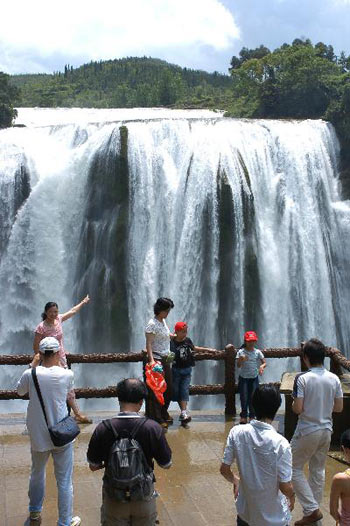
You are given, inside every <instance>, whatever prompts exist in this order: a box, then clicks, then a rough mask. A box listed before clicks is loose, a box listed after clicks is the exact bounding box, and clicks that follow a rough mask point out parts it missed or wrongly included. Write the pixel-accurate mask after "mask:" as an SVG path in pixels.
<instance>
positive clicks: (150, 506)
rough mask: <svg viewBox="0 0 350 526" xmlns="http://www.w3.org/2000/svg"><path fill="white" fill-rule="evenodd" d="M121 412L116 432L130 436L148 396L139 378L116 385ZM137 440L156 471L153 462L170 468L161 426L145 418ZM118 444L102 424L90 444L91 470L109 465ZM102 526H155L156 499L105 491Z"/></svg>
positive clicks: (169, 458)
mask: <svg viewBox="0 0 350 526" xmlns="http://www.w3.org/2000/svg"><path fill="white" fill-rule="evenodd" d="M117 392H118V400H119V404H120V412H119V413H118V414H117V415H116V417H115V418H112V419H111V420H110V423H111V425H112V426H113V428H114V430H115V432H116V433H117V434H118V435H119V434H120V433H122V434H123V436H124V433H125V432H126V433H131V432H132V431H133V429H134V428H135V425H137V421H138V420H139V419H140V418H142V417H141V415H140V414H139V411H140V409H141V407H142V403H143V401H144V399H145V398H146V397H147V387H146V385H145V384H144V382H142V381H141V380H138V379H137V378H127V379H125V380H122V381H121V382H119V383H118V385H117ZM135 439H136V440H137V442H138V443H139V444H140V446H141V448H142V450H143V452H144V454H145V457H146V460H147V463H148V465H149V466H150V468H151V469H152V470H153V468H154V464H153V461H154V460H156V462H157V464H158V465H159V466H160V467H161V468H163V469H168V468H170V467H171V464H172V461H171V449H170V447H169V445H168V443H167V441H166V438H165V435H164V431H163V429H162V427H161V426H160V425H159V424H158V423H157V422H155V421H154V420H152V419H148V418H147V419H146V421H145V422H144V424H143V425H142V426H140V427H139V428H138V429H137V430H136V434H135ZM114 441H115V436H114V433H113V430H112V429H109V427H107V426H106V425H105V423H104V422H101V423H100V424H99V425H98V426H97V427H96V429H95V431H94V433H93V435H92V437H91V439H90V443H89V447H88V451H87V460H88V462H89V466H90V469H91V471H96V470H99V469H104V468H106V467H107V466H108V460H109V453H110V449H111V447H112V445H113V443H114ZM102 496H103V502H102V508H101V525H102V526H119V525H120V526H122V525H123V526H127V525H131V524H134V525H136V524H137V525H138V526H153V525H155V524H156V519H157V508H156V496H157V493H156V492H154V494H153V498H151V499H150V500H140V501H137V500H136V501H135V500H133V501H131V500H130V501H117V500H113V499H112V498H111V497H110V496H109V494H108V488H106V487H105V481H104V486H103V489H102Z"/></svg>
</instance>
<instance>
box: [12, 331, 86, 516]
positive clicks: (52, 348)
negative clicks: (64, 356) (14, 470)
mask: <svg viewBox="0 0 350 526" xmlns="http://www.w3.org/2000/svg"><path fill="white" fill-rule="evenodd" d="M59 349H60V345H59V342H58V341H57V340H56V338H53V337H50V336H48V337H46V338H44V339H42V340H41V342H40V344H39V353H40V355H39V354H36V355H35V357H34V360H33V362H32V364H31V366H32V367H34V366H35V367H36V374H37V379H38V384H39V387H40V391H41V394H42V398H43V401H44V405H45V412H46V416H47V420H48V425H50V426H53V425H54V424H57V423H58V422H59V421H60V420H62V419H63V418H65V417H66V416H67V415H68V410H67V395H68V393H69V391H70V390H71V389H72V388H73V372H72V371H70V370H68V369H64V368H63V367H60V365H59V361H60V356H59ZM39 360H41V365H38V362H39ZM17 393H18V394H19V395H20V396H23V395H25V394H29V404H28V411H27V428H28V432H29V437H30V445H31V455H32V470H31V475H30V481H29V492H28V496H29V516H30V520H31V521H33V522H34V521H38V522H40V520H41V510H42V507H43V501H44V496H45V470H46V464H47V461H48V459H49V456H50V455H52V458H53V463H54V467H55V477H56V482H57V489H58V523H57V524H58V526H79V524H80V523H81V520H80V518H79V517H73V518H72V506H73V483H72V475H73V443H72V442H70V443H69V444H67V445H66V446H63V447H55V446H54V445H53V443H52V440H51V437H50V433H49V430H48V427H47V424H46V421H45V417H44V413H43V410H42V407H41V405H40V401H39V397H38V394H37V391H36V388H35V385H34V382H33V378H32V369H31V368H30V369H27V370H26V371H24V373H23V375H22V377H21V379H20V380H19V382H18V384H17ZM31 523H32V522H31Z"/></svg>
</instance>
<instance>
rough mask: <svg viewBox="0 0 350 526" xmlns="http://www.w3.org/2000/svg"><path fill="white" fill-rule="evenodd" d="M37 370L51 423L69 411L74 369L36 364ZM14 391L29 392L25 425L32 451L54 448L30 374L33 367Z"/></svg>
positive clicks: (48, 418)
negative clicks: (68, 397) (68, 398)
mask: <svg viewBox="0 0 350 526" xmlns="http://www.w3.org/2000/svg"><path fill="white" fill-rule="evenodd" d="M36 374H37V378H38V383H39V387H40V391H41V395H42V398H43V401H44V406H45V412H46V416H47V420H48V423H49V425H50V426H52V425H54V424H57V422H59V421H60V420H62V419H63V418H65V417H66V416H67V415H68V410H67V395H68V392H69V391H70V390H71V389H72V388H73V371H70V370H68V369H64V368H63V367H58V366H56V365H54V366H53V367H42V366H40V365H39V366H38V367H37V368H36ZM17 392H18V394H19V395H21V396H23V395H25V394H27V393H28V394H29V404H28V410H27V428H28V432H29V436H30V442H31V448H32V450H33V451H49V450H50V449H54V448H55V446H54V445H53V443H52V440H51V437H50V433H49V431H48V428H47V425H46V421H45V417H44V413H43V410H42V408H41V405H40V400H39V397H38V395H37V392H36V389H35V385H34V382H33V378H32V370H31V369H26V370H25V371H24V373H23V374H22V376H21V379H20V380H19V382H18V384H17Z"/></svg>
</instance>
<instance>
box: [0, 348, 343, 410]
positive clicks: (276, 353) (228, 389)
mask: <svg viewBox="0 0 350 526" xmlns="http://www.w3.org/2000/svg"><path fill="white" fill-rule="evenodd" d="M262 352H263V354H264V356H265V357H266V358H292V357H300V358H301V359H302V346H300V347H287V348H269V349H262ZM236 353H237V349H236V348H235V347H234V346H233V345H231V344H229V345H227V346H226V347H225V350H217V349H211V348H207V349H206V350H205V351H200V352H194V359H195V361H204V360H218V361H220V360H223V361H224V363H225V383H224V384H214V385H192V386H191V387H190V394H191V395H214V394H224V395H225V400H226V403H225V413H226V414H228V415H235V414H236V406H235V394H236V393H237V391H238V387H237V384H236V380H235V365H236ZM326 356H327V357H329V358H330V359H331V371H332V372H334V373H335V374H337V375H338V376H340V375H341V374H342V373H343V369H346V370H347V371H350V361H349V360H347V359H346V357H345V356H344V355H343V354H342V353H341V352H340V351H339V349H336V348H334V347H327V349H326ZM32 357H33V355H32V354H22V355H0V365H28V364H29V363H30V362H31V361H32ZM66 357H67V363H68V366H69V367H70V366H71V364H74V363H133V362H134V363H135V362H145V361H146V352H145V351H141V352H129V353H108V354H107V353H101V354H71V353H67V354H66ZM301 367H302V361H301ZM274 385H276V386H280V383H278V382H276V383H274ZM75 393H76V397H77V398H111V397H116V396H117V392H116V387H111V386H110V387H105V388H102V389H97V388H94V387H92V388H79V389H75ZM282 394H283V393H282ZM16 399H26V397H21V396H19V395H18V394H17V392H16V391H13V390H7V391H6V390H3V391H1V390H0V400H16Z"/></svg>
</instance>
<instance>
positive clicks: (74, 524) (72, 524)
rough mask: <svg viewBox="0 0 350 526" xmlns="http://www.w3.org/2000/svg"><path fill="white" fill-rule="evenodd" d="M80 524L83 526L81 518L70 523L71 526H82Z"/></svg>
mask: <svg viewBox="0 0 350 526" xmlns="http://www.w3.org/2000/svg"><path fill="white" fill-rule="evenodd" d="M80 524H81V518H80V517H73V519H72V520H71V521H70V526H80Z"/></svg>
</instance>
